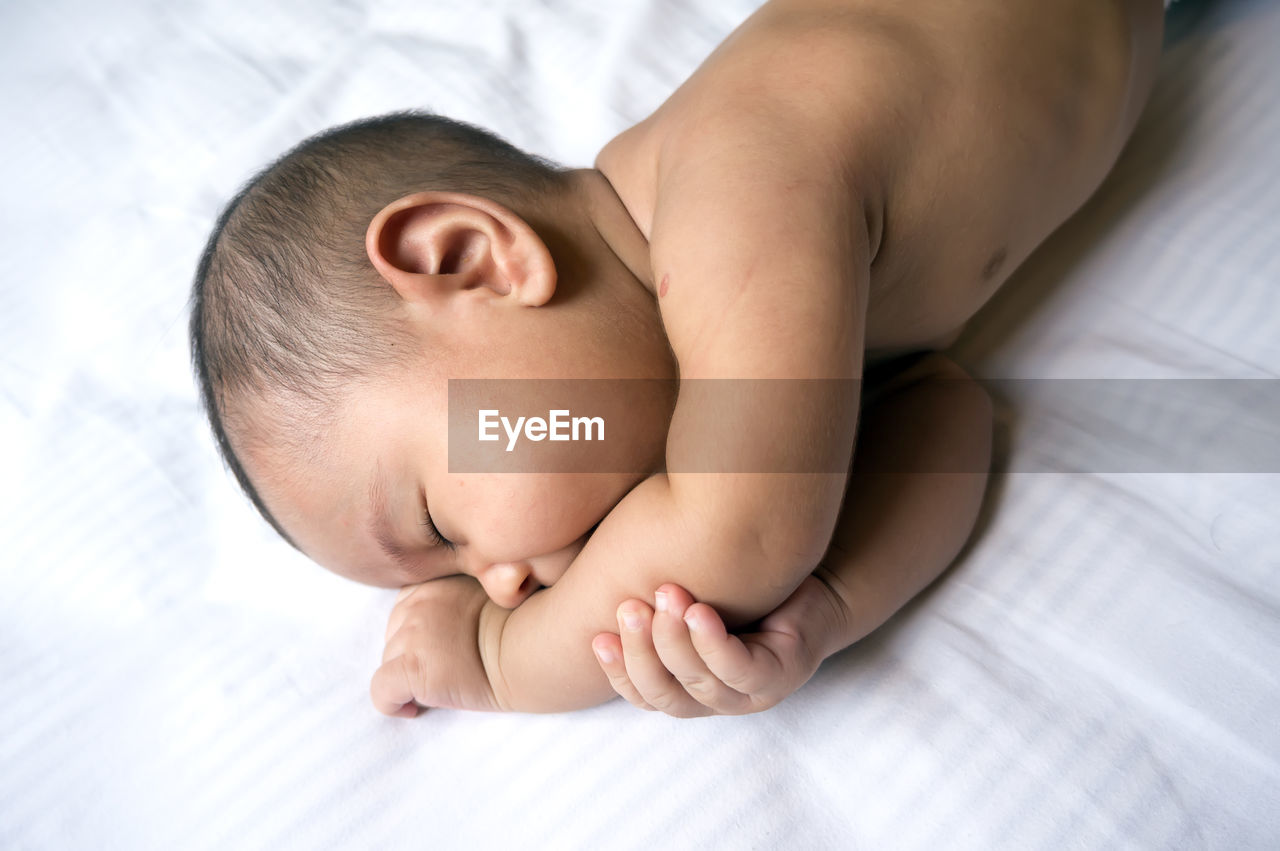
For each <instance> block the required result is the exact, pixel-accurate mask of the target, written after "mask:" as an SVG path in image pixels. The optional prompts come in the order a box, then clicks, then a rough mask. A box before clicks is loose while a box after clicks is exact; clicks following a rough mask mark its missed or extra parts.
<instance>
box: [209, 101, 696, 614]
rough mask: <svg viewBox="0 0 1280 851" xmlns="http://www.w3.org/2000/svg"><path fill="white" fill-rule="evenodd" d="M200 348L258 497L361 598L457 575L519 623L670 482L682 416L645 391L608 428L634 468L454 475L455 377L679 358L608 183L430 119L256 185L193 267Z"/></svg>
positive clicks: (365, 138)
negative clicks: (618, 514) (640, 501)
mask: <svg viewBox="0 0 1280 851" xmlns="http://www.w3.org/2000/svg"><path fill="white" fill-rule="evenodd" d="M191 338H192V357H193V361H194V365H195V370H196V373H197V375H198V377H199V382H200V387H201V393H202V396H203V401H204V405H205V409H206V411H207V413H208V416H209V421H210V424H211V426H212V428H213V432H214V435H215V437H216V439H217V443H218V446H219V449H220V451H221V453H222V455H223V458H224V459H225V461H226V462H227V464H228V466H229V467H230V468H231V470H232V471H233V473H234V474H235V476H236V478H237V479H238V481H239V482H240V485H241V486H242V487H243V488H244V490H245V493H246V494H247V495H248V496H249V498H250V499H251V500H252V501H253V503H254V505H255V506H256V507H257V508H258V510H259V511H260V512H261V513H262V515H263V517H264V518H266V520H267V521H268V522H269V523H270V524H271V525H272V526H273V527H274V528H275V529H276V530H277V531H278V532H279V533H280V534H281V535H282V536H283V537H284V538H285V539H286V540H288V541H289V542H290V543H291V544H293V545H294V546H295V547H297V548H298V549H300V550H301V551H302V552H304V553H305V554H307V555H308V556H310V557H311V558H313V559H314V560H315V561H317V562H318V563H320V564H322V565H323V566H325V567H327V568H329V569H330V570H333V571H335V572H337V573H340V574H342V575H344V576H347V577H349V578H351V579H355V580H357V581H360V582H366V583H369V584H374V585H381V586H386V587H394V586H398V585H405V584H410V583H414V582H420V581H425V580H427V579H432V578H436V577H439V576H445V575H449V574H456V573H467V574H471V575H473V576H475V577H476V578H477V579H479V580H480V582H481V584H482V585H483V586H484V588H485V590H486V591H487V592H488V593H489V595H490V596H491V597H492V598H493V599H494V600H495V602H497V603H499V604H501V605H504V606H514V605H516V604H518V603H519V602H520V601H521V600H523V599H524V598H525V597H526V596H528V594H529V593H531V592H532V591H533V590H536V589H537V587H539V586H540V585H547V584H550V583H552V582H554V581H555V580H556V579H558V578H559V576H560V574H561V573H563V572H564V569H565V567H567V565H568V563H569V562H570V561H572V559H573V558H574V556H576V554H577V552H578V550H580V549H581V547H582V545H583V543H584V542H585V540H586V536H587V535H588V534H589V531H590V530H591V528H592V527H593V526H594V524H596V523H598V522H599V521H600V519H601V518H602V517H603V516H604V515H605V514H606V513H608V511H609V509H610V508H611V507H612V506H613V505H614V504H615V503H616V502H617V501H618V500H619V499H621V497H622V496H623V495H624V494H625V493H626V492H627V491H628V490H630V488H631V487H633V486H634V485H635V483H636V482H638V481H639V480H640V479H641V478H643V475H644V472H643V471H645V470H652V469H655V468H656V467H658V466H660V464H661V459H662V451H663V446H664V444H665V439H666V426H667V422H668V419H669V416H670V413H671V411H670V403H669V400H668V401H665V402H663V403H660V404H659V403H654V402H653V397H652V395H650V396H648V397H646V400H647V401H645V402H643V403H640V402H637V403H636V404H634V405H628V414H629V416H628V418H627V419H628V422H626V423H615V424H613V426H614V432H613V434H612V435H611V437H613V438H617V440H616V441H615V442H616V444H617V445H618V446H620V447H622V449H621V450H620V451H624V452H625V453H626V456H627V462H626V463H624V464H621V465H615V466H614V469H620V470H626V471H627V472H616V473H581V474H571V473H506V474H502V473H470V474H464V473H451V472H450V467H449V458H448V428H447V424H448V416H447V414H448V411H447V408H448V405H447V402H448V379H449V378H504V379H517V378H530V379H533V378H536V379H549V378H614V379H619V378H629V379H630V378H646V379H663V380H670V379H673V378H674V376H675V363H674V360H673V358H672V357H671V354H670V349H669V347H668V345H667V341H666V336H665V334H664V333H663V330H662V324H661V319H660V315H659V313H658V309H657V305H656V300H655V299H654V296H653V293H652V281H651V280H649V273H648V253H647V245H646V244H645V241H644V237H643V236H642V235H641V234H640V233H639V231H638V230H636V228H635V225H634V224H633V223H632V222H631V219H630V218H629V217H628V216H627V215H626V211H625V208H624V207H623V206H622V204H621V202H620V201H619V199H618V197H617V195H616V194H615V193H614V192H613V190H612V188H611V187H610V185H609V183H608V182H607V181H606V180H605V179H604V178H603V176H602V175H600V173H599V172H597V171H594V170H577V171H569V170H562V169H558V168H556V167H554V166H552V165H550V164H549V163H546V162H544V161H542V160H539V159H537V158H534V157H531V156H529V155H527V154H524V153H523V152H521V151H519V150H517V149H515V148H513V147H511V146H510V145H508V144H506V143H505V142H503V141H501V140H499V139H497V138H496V137H493V136H491V135H490V134H488V133H486V132H484V131H481V130H479V129H477V128H473V127H470V126H467V125H463V124H458V123H456V122H453V121H449V120H446V119H442V118H439V117H436V116H431V115H426V114H418V113H401V114H395V115H390V116H384V117H381V118H376V119H370V120H366V121H361V122H357V123H355V124H350V125H345V126H343V127H338V128H335V129H333V130H330V131H328V132H326V133H323V134H320V135H318V136H316V137H313V138H311V139H308V140H307V141H305V142H303V143H302V144H300V145H299V146H298V147H296V148H294V149H293V150H292V151H290V152H288V153H287V154H285V155H284V156H283V157H282V158H281V159H280V160H278V161H277V162H275V163H273V164H272V165H271V166H269V167H268V168H267V169H265V170H264V171H263V172H261V173H260V174H259V175H258V176H256V177H255V178H254V179H253V180H252V181H250V183H249V184H248V185H247V186H246V187H245V188H244V189H243V190H242V191H241V192H240V193H239V194H238V195H237V196H236V197H235V198H234V199H233V200H232V201H231V202H230V203H229V204H228V205H227V208H226V210H225V211H224V212H223V213H222V215H221V217H220V218H219V220H218V223H217V225H216V226H215V228H214V231H213V234H212V235H211V237H210V239H209V243H208V245H207V246H206V248H205V251H204V254H203V256H202V257H201V260H200V264H199V269H198V271H197V273H196V280H195V285H194V289H193V305H192V316H191ZM643 383H644V382H637V384H643ZM606 384H610V385H612V386H615V387H617V386H626V385H627V382H606ZM432 524H434V528H433V525H432ZM437 530H438V533H439V535H440V538H441V539H443V542H442V541H441V540H440V539H436V538H435V534H436V531H437Z"/></svg>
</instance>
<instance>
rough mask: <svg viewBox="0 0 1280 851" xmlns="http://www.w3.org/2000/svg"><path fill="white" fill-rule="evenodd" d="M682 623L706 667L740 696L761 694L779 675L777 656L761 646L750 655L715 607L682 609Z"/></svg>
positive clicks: (705, 606) (698, 605)
mask: <svg viewBox="0 0 1280 851" xmlns="http://www.w3.org/2000/svg"><path fill="white" fill-rule="evenodd" d="M684 622H685V623H686V624H687V625H688V627H689V635H690V637H691V638H692V640H693V646H694V649H696V650H697V651H698V655H699V656H700V657H701V658H702V661H703V663H704V664H706V666H707V669H708V670H709V671H711V673H712V674H714V675H715V676H716V677H717V678H718V679H719V680H720V681H721V682H723V683H724V684H725V685H727V686H729V687H730V688H732V689H734V690H735V691H737V692H740V693H742V694H743V695H754V694H761V693H763V692H764V691H765V690H766V689H767V688H768V686H769V684H770V683H771V682H772V681H773V680H774V679H775V678H776V677H777V676H778V675H779V673H780V672H779V670H778V669H779V667H780V666H779V664H778V661H777V659H776V658H774V657H773V656H771V655H770V654H768V653H767V651H764V650H763V649H761V651H760V653H759V654H756V655H753V654H752V652H751V648H749V647H747V645H746V644H744V643H743V642H742V640H741V639H740V638H738V637H737V636H736V635H730V634H729V632H728V630H726V629H725V628H724V621H723V620H721V619H720V615H719V614H717V613H716V610H715V609H713V608H711V607H710V606H708V605H706V604H705V603H695V604H694V605H692V606H690V607H689V608H688V609H686V610H685V613H684Z"/></svg>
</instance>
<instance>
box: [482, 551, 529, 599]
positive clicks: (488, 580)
mask: <svg viewBox="0 0 1280 851" xmlns="http://www.w3.org/2000/svg"><path fill="white" fill-rule="evenodd" d="M480 584H481V585H483V586H484V591H485V593H486V594H488V595H489V599H491V600H493V602H495V603H497V604H498V605H499V606H502V607H503V608H504V609H514V608H515V607H516V606H518V605H520V604H521V603H523V602H524V601H525V599H526V598H528V596H529V595H530V594H532V593H533V592H534V591H535V590H536V589H537V587H538V582H537V580H536V579H534V578H533V573H532V571H530V570H529V566H528V565H526V564H518V563H516V564H513V563H509V562H508V563H503V564H493V565H490V566H489V569H488V570H486V571H484V572H483V573H482V574H481V575H480Z"/></svg>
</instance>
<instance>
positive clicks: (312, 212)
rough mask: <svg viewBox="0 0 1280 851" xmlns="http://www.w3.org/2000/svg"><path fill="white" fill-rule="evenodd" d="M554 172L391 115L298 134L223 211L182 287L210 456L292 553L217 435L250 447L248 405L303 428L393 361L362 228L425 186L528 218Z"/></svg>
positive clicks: (463, 133) (452, 125)
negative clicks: (214, 452) (344, 391)
mask: <svg viewBox="0 0 1280 851" xmlns="http://www.w3.org/2000/svg"><path fill="white" fill-rule="evenodd" d="M560 174H561V171H560V170H559V169H558V168H557V167H556V166H554V165H553V164H551V163H549V162H547V161H545V160H542V159H539V158H537V157H534V156H531V155H529V154H526V153H525V152H523V151H521V150H519V149H518V148H515V147H513V146H512V145H510V144H508V143H507V142H505V141H503V140H502V139H500V138H498V137H497V136H494V135H493V134H491V133H489V132H488V131H485V130H482V129H480V128H478V127H473V126H471V125H468V124H463V123H461V122H457V121H453V120H450V119H447V118H443V117H441V116H437V115H432V114H430V113H425V112H416V111H415V112H397V113H392V114H389V115H382V116H378V117H375V118H368V119H363V120H360V121H356V122H352V123H350V124H344V125H342V126H339V127H335V128H332V129H330V130H327V131H325V132H323V133H320V134H318V135H315V136H312V137H311V138H309V139H307V140H305V141H303V142H302V143H301V144H299V145H298V146H296V147H295V148H293V149H292V150H290V151H289V152H287V153H286V154H284V155H283V156H282V157H280V159H278V160H276V161H275V162H274V163H272V164H271V165H269V166H267V167H266V168H265V169H263V170H262V171H261V172H259V173H258V174H257V175H256V176H255V177H253V179H252V180H250V181H249V182H248V183H247V184H246V185H245V186H244V188H242V189H241V190H240V191H239V192H238V193H237V194H236V196H235V197H234V198H232V199H231V201H230V203H228V204H227V206H226V209H225V210H223V211H222V214H221V215H220V216H219V217H218V221H217V223H216V224H215V225H214V228H213V233H212V234H211V235H210V236H209V241H208V243H207V244H206V245H205V249H204V253H203V254H202V255H201V257H200V262H199V265H198V267H197V269H196V276H195V282H194V284H193V286H192V292H191V328H190V332H191V359H192V364H193V366H194V369H195V373H196V377H197V380H198V382H199V385H200V395H201V399H202V401H203V403H204V409H205V412H206V413H207V414H208V417H209V425H210V426H211V428H212V429H213V434H214V438H215V440H216V442H217V445H218V450H219V452H220V453H221V455H222V458H223V460H224V461H225V462H226V464H227V466H228V467H229V468H230V469H231V471H232V473H233V474H234V475H235V477H236V480H237V481H238V482H239V483H240V486H241V487H242V488H243V489H244V492H245V494H246V495H247V496H248V497H249V499H250V500H251V501H252V502H253V504H254V506H255V507H257V509H258V511H259V512H260V513H261V514H262V516H263V517H264V518H265V519H266V520H267V522H268V523H270V524H271V526H272V527H273V528H274V529H275V530H276V531H277V532H279V533H280V535H281V536H282V537H284V539H285V540H287V541H289V542H290V543H291V544H292V543H293V541H292V540H290V538H289V536H288V535H287V534H285V532H284V530H283V529H282V528H281V527H280V524H279V523H278V522H276V520H275V518H274V517H273V516H272V515H271V513H270V512H269V511H268V510H267V508H266V506H265V505H264V504H263V502H262V499H261V497H260V496H259V494H258V492H257V490H256V489H255V488H254V486H253V483H252V482H251V481H250V480H249V477H248V475H247V474H246V472H245V469H244V466H243V465H242V463H241V462H240V460H239V459H238V458H237V456H236V453H235V451H234V450H233V449H232V446H231V442H230V441H229V439H228V431H229V430H230V431H231V432H233V433H235V434H236V436H237V439H238V440H239V441H240V442H242V444H243V442H244V441H248V440H253V439H259V438H255V437H253V436H252V435H251V434H250V432H252V431H256V430H257V429H253V428H251V427H250V422H249V417H250V415H249V413H248V411H247V405H246V404H245V402H246V400H248V399H250V398H253V399H256V400H258V401H259V402H263V401H265V402H267V403H268V404H269V405H270V407H271V409H272V411H273V418H275V419H279V418H281V417H284V418H285V419H288V420H290V421H296V422H297V423H298V424H299V425H304V424H309V425H310V427H311V428H312V430H313V431H314V430H315V428H317V427H319V423H320V421H321V418H323V417H324V416H325V415H326V412H328V411H329V410H330V409H331V408H332V407H333V404H334V402H335V400H336V398H337V396H338V394H339V392H340V390H341V388H342V387H343V386H344V385H347V384H349V383H351V382H352V381H355V380H357V379H359V378H361V377H364V376H368V375H371V374H377V373H378V372H379V370H381V369H386V368H389V367H392V366H394V365H396V364H397V363H399V362H400V361H401V360H403V359H406V358H407V356H408V355H409V353H410V352H411V349H412V347H411V346H408V345H406V344H405V343H406V342H407V340H406V339H405V334H406V332H405V329H404V328H403V327H402V325H401V324H400V322H399V320H398V319H397V318H396V316H397V314H396V313H395V306H396V299H395V298H394V297H393V294H392V293H391V292H390V286H389V285H387V284H385V282H383V281H382V279H381V277H380V276H379V275H378V273H377V271H376V270H375V269H374V268H373V264H372V263H371V262H370V260H369V259H368V257H367V255H366V254H365V231H366V229H367V228H368V226H369V222H370V221H371V220H372V219H373V217H374V216H375V215H377V213H378V212H379V211H380V210H381V209H382V208H383V207H385V206H386V205H387V204H389V203H391V202H392V201H395V200H396V199H397V198H400V197H403V196H404V195H408V194H411V193H413V192H419V191H428V190H436V191H449V192H464V193H468V194H472V195H480V196H484V197H487V198H490V199H492V200H495V201H498V202H499V203H502V204H505V205H506V206H508V207H511V208H512V209H514V210H517V211H520V210H522V209H529V208H531V207H533V206H536V205H537V204H538V203H539V201H541V200H543V199H544V198H545V197H546V196H547V195H548V193H550V192H551V191H553V190H554V188H555V187H556V186H557V184H558V181H559V177H560ZM259 407H261V406H259ZM290 430H291V431H293V430H292V429H290ZM272 438H273V440H282V441H288V440H289V438H288V436H286V435H273V436H272ZM297 439H298V440H301V438H297ZM295 546H296V545H295Z"/></svg>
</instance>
